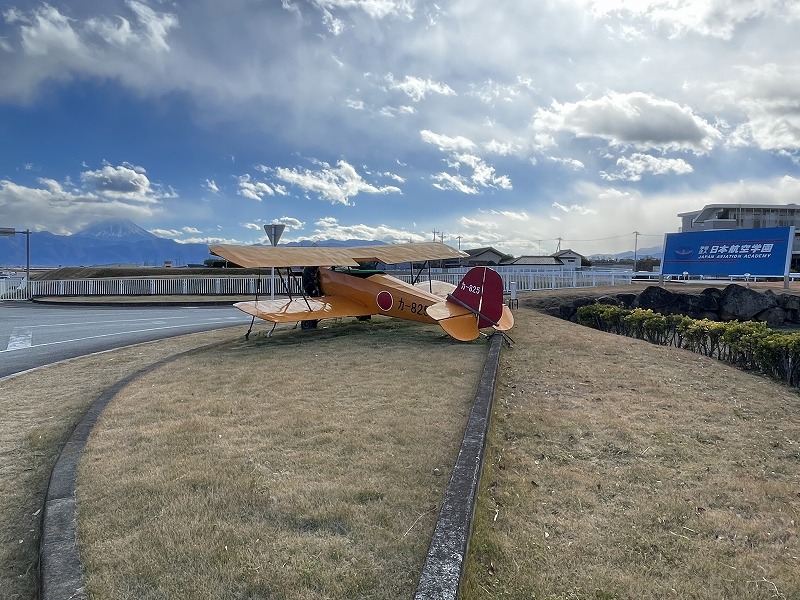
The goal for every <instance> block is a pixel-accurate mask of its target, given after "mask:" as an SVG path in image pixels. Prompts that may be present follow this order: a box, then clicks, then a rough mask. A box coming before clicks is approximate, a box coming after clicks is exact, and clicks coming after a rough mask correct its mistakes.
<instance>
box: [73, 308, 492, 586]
mask: <svg viewBox="0 0 800 600" xmlns="http://www.w3.org/2000/svg"><path fill="white" fill-rule="evenodd" d="M487 348H488V345H487V344H486V343H485V342H479V343H474V344H462V343H458V342H454V341H452V340H451V339H450V338H448V337H446V336H443V335H442V332H441V330H439V329H438V328H436V327H429V326H419V325H416V324H410V323H407V322H403V321H385V320H384V321H383V322H377V323H366V324H357V323H354V322H348V323H347V324H346V325H341V326H337V325H335V324H334V325H332V326H330V327H329V328H327V329H325V330H317V331H300V330H295V331H286V330H284V331H280V332H278V333H277V334H276V335H275V336H273V337H272V338H269V339H267V338H266V337H261V338H258V339H255V338H251V340H250V341H249V342H245V341H244V340H241V341H238V342H235V343H232V344H227V345H223V346H219V347H217V348H214V349H213V350H209V351H206V352H202V353H199V354H197V355H193V356H188V357H185V358H182V359H180V360H178V361H176V362H173V363H170V364H169V365H167V366H164V367H162V368H160V369H159V370H157V371H155V372H153V373H151V374H149V375H147V376H146V377H144V378H142V379H140V380H138V381H136V382H135V383H134V384H132V385H130V386H129V387H128V388H127V389H126V390H125V391H123V393H121V394H120V395H119V396H118V397H117V398H116V399H115V400H114V401H113V402H112V404H111V405H110V406H109V407H108V408H107V409H106V412H105V414H104V416H103V418H102V419H101V421H100V422H99V423H98V425H97V427H96V428H95V431H94V433H93V435H92V438H91V439H90V443H89V447H88V449H87V452H86V454H85V455H84V460H83V462H82V467H81V470H80V475H79V489H78V504H79V507H80V513H81V514H80V519H79V536H80V540H81V555H82V560H83V562H84V565H85V568H86V581H87V587H88V590H89V592H90V594H91V597H93V598H117V599H118V598H137V599H142V598H164V597H166V598H178V597H181V598H275V599H279V598H298V599H302V598H308V599H311V598H382V599H390V598H398V599H399V598H409V597H411V596H412V595H413V592H414V589H415V587H416V584H417V580H418V578H419V572H420V569H421V567H422V563H423V561H424V557H425V553H426V551H427V548H428V543H429V540H430V536H431V533H432V531H433V527H434V525H435V521H436V516H437V514H438V508H437V506H438V503H439V502H440V500H441V498H442V496H443V492H444V488H445V486H446V484H447V481H448V476H449V472H450V468H451V465H452V464H453V462H454V460H455V456H456V453H457V452H458V448H459V445H460V441H461V435H462V432H463V428H464V424H465V423H466V418H467V414H468V412H469V409H470V406H471V403H472V400H473V399H474V396H475V390H476V388H477V384H478V379H479V376H480V373H481V370H482V367H483V363H484V359H485V356H486V351H487Z"/></svg>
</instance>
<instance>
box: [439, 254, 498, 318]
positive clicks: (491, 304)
mask: <svg viewBox="0 0 800 600" xmlns="http://www.w3.org/2000/svg"><path fill="white" fill-rule="evenodd" d="M448 300H450V301H455V303H456V304H459V305H461V306H463V307H464V308H466V309H468V310H470V311H471V312H473V313H475V314H476V315H478V329H483V328H484V327H493V326H497V325H498V323H499V322H500V318H501V317H502V316H503V279H502V278H501V277H500V274H499V273H498V272H497V271H495V270H493V269H490V268H489V267H472V268H471V269H470V270H469V271H468V272H467V274H466V275H464V277H463V279H462V280H461V281H460V282H459V283H458V285H457V286H456V289H455V290H453V293H452V294H450V295H449V296H448Z"/></svg>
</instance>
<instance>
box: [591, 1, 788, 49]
mask: <svg viewBox="0 0 800 600" xmlns="http://www.w3.org/2000/svg"><path fill="white" fill-rule="evenodd" d="M578 1H579V2H582V3H583V4H585V5H586V6H587V7H588V8H590V9H591V10H592V12H593V13H594V14H595V15H598V16H607V15H610V14H626V13H627V14H631V15H633V16H635V17H638V18H640V19H642V20H643V21H649V22H651V23H654V24H656V25H658V26H661V27H664V28H665V29H666V30H667V31H668V32H669V34H670V35H672V36H675V37H679V36H684V35H686V34H688V33H697V34H699V35H704V36H710V37H715V38H720V39H723V40H728V39H730V38H731V37H732V35H733V34H734V32H735V30H736V28H737V27H739V26H741V25H743V24H745V23H747V22H748V21H750V20H753V19H756V18H758V17H763V16H765V15H767V14H770V13H772V14H777V15H787V16H789V15H791V13H792V10H791V4H790V3H789V2H783V1H779V2H774V1H772V0H755V1H753V2H732V1H730V0H651V1H649V2H622V1H620V0H611V1H609V0H578Z"/></svg>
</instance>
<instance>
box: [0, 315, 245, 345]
mask: <svg viewBox="0 0 800 600" xmlns="http://www.w3.org/2000/svg"><path fill="white" fill-rule="evenodd" d="M226 321H227V322H231V321H234V322H235V323H236V324H239V323H245V322H247V319H246V318H244V319H243V318H237V317H225V318H222V319H205V320H203V321H202V322H198V323H196V325H198V326H203V325H210V324H214V323H219V324H223V323H225V322H226ZM186 327H187V325H186V324H181V325H169V326H167V327H147V328H145V329H134V330H131V331H118V332H115V333H104V334H101V335H90V336H86V337H81V338H74V339H71V340H58V341H55V342H47V343H44V344H36V345H35V346H31V344H30V339H28V345H27V346H18V347H15V348H12V347H11V342H10V341H9V344H8V348H7V349H6V350H0V354H2V353H3V352H9V351H11V350H21V349H22V348H31V347H33V348H41V347H43V346H57V345H59V344H69V343H72V342H84V341H86V340H96V339H100V338H108V337H115V336H118V335H128V334H131V333H147V332H149V331H162V330H165V329H180V328H186ZM17 329H20V330H22V329H29V328H26V327H19V328H17ZM13 331H16V329H15V330H12V339H13V337H14V334H13ZM186 333H202V331H199V332H195V331H187V332H186ZM31 335H32V334H31Z"/></svg>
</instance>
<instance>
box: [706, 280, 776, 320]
mask: <svg viewBox="0 0 800 600" xmlns="http://www.w3.org/2000/svg"><path fill="white" fill-rule="evenodd" d="M777 306H778V299H777V297H776V296H775V293H774V292H773V291H772V290H767V291H766V292H764V293H763V294H761V293H759V292H756V291H755V290H751V289H750V288H746V287H743V286H741V285H737V284H735V283H732V284H731V285H729V286H727V287H726V288H725V289H724V290H723V291H722V298H720V303H719V316H720V319H721V320H723V321H737V320H738V321H751V320H753V319H755V318H756V316H757V315H758V314H759V313H762V312H764V311H766V310H769V309H770V308H776V307H777Z"/></svg>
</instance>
